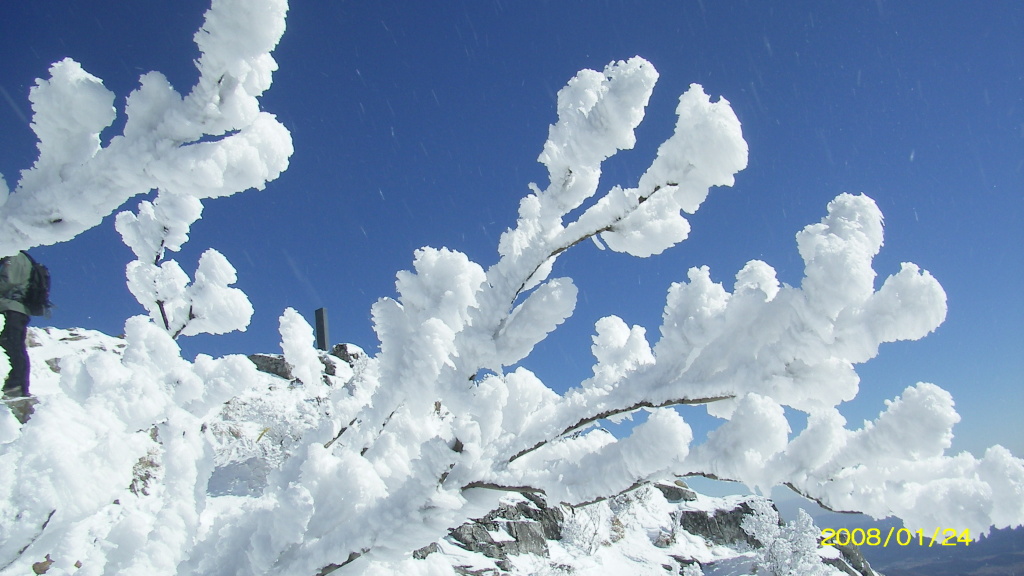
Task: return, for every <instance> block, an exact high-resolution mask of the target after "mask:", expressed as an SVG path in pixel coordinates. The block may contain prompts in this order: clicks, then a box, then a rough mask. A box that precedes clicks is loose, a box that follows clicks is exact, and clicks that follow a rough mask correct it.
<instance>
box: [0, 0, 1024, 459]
mask: <svg viewBox="0 0 1024 576" xmlns="http://www.w3.org/2000/svg"><path fill="white" fill-rule="evenodd" d="M824 4H825V3H820V2H810V1H807V2H785V3H783V2H702V1H699V0H698V1H685V2H684V1H673V2H667V1H665V2H660V1H637V2H627V1H622V2H612V1H606V2H583V1H579V0H566V1H559V2H443V3H442V2H431V3H426V2H423V3H421V2H391V3H382V2H295V3H294V4H293V5H292V7H291V9H290V11H289V15H288V30H287V31H286V32H285V35H284V37H283V39H282V41H281V43H280V45H279V47H278V49H277V51H276V52H275V54H274V55H275V58H276V59H277V61H278V63H279V65H280V70H279V71H278V72H277V73H276V74H275V76H274V85H273V87H272V88H271V89H270V91H269V92H268V93H267V94H266V96H265V97H264V98H263V100H262V102H263V107H264V109H266V110H268V111H270V112H272V113H275V114H277V115H278V117H279V118H280V120H281V121H282V122H283V123H284V124H285V125H286V126H287V127H288V128H289V129H290V130H291V132H292V136H293V138H294V143H295V149H296V151H295V154H294V156H293V157H292V159H291V167H290V168H289V170H288V171H287V172H286V173H285V174H284V175H282V177H281V178H280V179H279V180H277V181H275V182H272V183H271V184H270V185H269V186H268V187H267V189H266V190H263V191H248V192H245V193H243V194H240V195H236V196H233V197H230V198H224V199H218V200H213V201H208V202H207V203H206V208H205V212H204V217H203V219H202V220H200V221H199V222H197V223H196V225H194V226H193V229H192V240H191V241H190V242H189V243H188V244H187V245H186V246H185V248H184V250H183V251H182V252H181V253H180V255H178V260H179V261H180V262H181V263H182V265H183V267H184V268H185V269H186V270H194V267H195V264H196V262H197V260H198V256H199V254H200V253H201V252H202V251H203V250H205V249H206V248H209V247H214V248H216V249H218V250H220V251H221V252H222V253H223V254H225V255H226V256H227V257H228V259H229V260H230V261H231V262H232V263H233V264H234V265H235V267H236V268H237V269H238V275H239V281H238V283H237V286H238V287H240V288H242V289H243V290H245V291H246V293H247V294H248V295H249V298H250V300H251V301H252V302H253V305H254V306H255V308H256V314H255V315H254V317H253V321H252V324H251V325H250V327H249V329H248V331H246V332H245V333H239V334H231V335H226V336H218V337H195V338H188V339H182V340H181V344H182V346H183V348H184V350H185V353H186V355H194V354H196V353H198V352H206V353H210V354H213V355H220V354H225V353H229V352H245V353H249V352H256V351H270V352H273V351H278V341H279V336H278V334H277V319H278V316H279V315H280V314H281V312H282V311H283V310H284V308H285V307H288V306H291V307H294V308H296V309H298V310H299V311H301V312H302V313H303V314H305V315H306V317H307V318H308V319H309V320H310V321H312V314H313V310H314V309H316V308H318V307H322V306H326V307H327V308H328V310H329V315H330V324H331V336H332V340H334V341H349V342H354V343H357V344H359V345H361V346H363V347H364V348H367V349H369V350H374V349H375V347H376V339H375V337H374V335H373V332H372V329H371V324H370V320H369V310H370V305H371V304H372V303H373V302H374V301H375V300H376V299H377V298H379V297H382V296H391V295H393V294H394V274H395V272H396V271H398V270H400V269H406V268H409V267H410V265H411V262H412V253H413V251H414V250H415V249H416V248H418V247H420V246H425V245H430V246H435V247H441V246H446V247H449V248H452V249H456V250H460V251H463V252H465V253H467V254H468V255H469V256H470V257H471V258H473V259H474V260H476V261H477V262H479V263H481V264H483V265H485V266H486V265H489V264H491V263H493V262H494V260H495V258H496V244H497V240H498V237H499V235H500V234H501V232H502V231H504V230H505V229H506V228H507V227H509V226H510V225H512V224H513V223H514V220H515V215H516V207H517V205H518V202H519V199H520V198H521V197H522V196H523V195H524V194H526V193H527V184H528V183H529V182H531V181H536V182H539V183H543V178H544V176H545V172H544V170H543V167H542V166H541V165H540V164H538V163H537V162H536V158H537V155H538V154H539V152H540V150H541V147H542V145H543V143H544V140H545V138H546V136H547V127H548V125H549V124H550V123H552V122H554V120H555V118H556V116H555V94H556V92H557V91H558V89H559V88H560V87H561V86H563V85H564V84H565V82H566V81H567V80H568V79H569V78H570V77H571V76H572V75H573V74H575V73H576V71H578V70H580V69H582V68H594V69H601V68H602V67H603V66H604V65H606V64H607V63H608V62H610V61H612V60H617V59H625V58H629V57H631V56H634V55H640V56H643V57H644V58H647V59H648V60H650V61H651V62H652V63H653V64H654V65H655V67H656V68H657V69H658V70H659V72H660V73H661V80H660V82H659V84H658V87H657V88H656V90H655V93H654V96H653V98H652V101H651V105H650V107H649V109H648V113H647V119H646V121H645V122H644V124H643V125H641V127H640V129H639V130H638V132H637V135H638V140H639V142H638V145H637V147H636V149H635V150H632V151H629V152H626V153H622V154H620V155H619V156H618V157H616V158H615V159H613V161H610V162H609V163H608V164H606V169H605V179H604V182H606V183H607V186H611V185H614V184H627V185H631V184H635V182H636V180H637V179H638V178H639V175H640V174H641V173H642V171H643V169H644V168H645V167H646V166H647V164H648V163H649V161H650V159H651V158H652V157H653V154H654V150H655V149H656V147H657V145H658V144H659V143H660V142H661V141H662V140H664V138H666V137H667V136H668V135H669V134H670V133H671V129H672V126H673V125H674V116H673V113H672V111H673V109H674V107H675V103H676V100H677V98H678V95H679V94H680V93H681V92H682V91H684V90H685V89H686V87H687V86H688V85H689V84H690V83H691V82H697V83H701V84H703V86H704V88H705V90H706V91H707V92H708V93H709V94H712V95H713V96H719V95H721V96H724V97H725V98H727V99H728V100H729V101H730V102H731V103H732V106H733V108H734V110H735V111H736V114H737V116H738V117H739V118H740V120H741V122H742V123H743V130H744V135H745V137H746V139H747V142H748V143H749V146H750V165H749V167H748V168H747V169H746V170H745V171H743V172H741V173H740V174H739V175H738V176H737V180H736V186H735V187H733V188H726V189H717V190H714V191H713V192H712V194H711V196H710V198H709V200H708V201H707V202H706V203H705V204H704V206H703V207H702V208H701V210H700V211H699V212H698V213H697V214H696V215H695V216H694V217H693V218H692V219H691V223H692V225H693V233H692V234H691V237H690V239H689V240H687V241H686V242H684V243H682V244H681V245H679V246H678V247H676V248H675V249H672V250H670V251H668V252H666V253H665V254H662V255H661V256H656V257H652V258H649V259H635V258H631V257H627V256H624V255H621V254H613V253H610V252H607V251H605V252H601V251H598V250H597V249H596V248H595V247H594V246H593V245H592V244H589V243H586V244H582V245H580V246H577V247H576V248H574V249H573V251H572V252H570V253H569V254H568V255H567V256H566V257H564V258H563V259H562V262H561V263H560V264H559V266H558V267H556V274H560V275H569V276H572V277H573V278H574V279H575V281H576V284H577V286H578V287H579V288H580V297H579V305H578V306H577V311H576V314H575V316H574V317H573V318H572V319H570V321H569V322H568V323H567V324H566V325H565V326H564V327H563V328H562V329H561V330H560V331H559V332H558V333H557V335H556V336H555V337H552V338H551V339H549V341H548V342H547V343H546V344H544V345H542V347H541V348H539V349H538V350H537V352H536V353H535V356H534V357H533V358H532V359H531V360H530V361H529V362H527V363H526V364H527V365H528V366H529V367H531V368H533V369H535V370H536V371H537V372H538V373H539V374H540V375H541V377H542V378H544V379H545V380H546V381H547V382H548V383H549V384H550V385H552V386H553V387H555V388H556V389H560V390H561V389H565V388H566V387H567V386H568V385H570V384H572V383H575V382H578V381H579V380H580V379H582V378H585V377H586V376H588V375H589V368H590V364H591V358H590V351H589V348H590V334H591V333H592V331H593V322H594V321H595V320H596V319H598V318H600V317H602V316H605V315H608V314H617V315H619V316H621V317H623V318H624V319H625V320H626V321H627V322H628V323H630V324H641V325H644V326H646V327H647V328H648V329H649V334H650V335H651V336H654V335H655V334H656V331H657V326H658V324H659V323H660V322H659V321H660V315H661V309H662V306H663V304H664V296H665V291H666V290H667V288H668V286H669V284H670V283H671V282H673V281H680V280H683V279H685V277H686V270H687V268H689V267H691V266H698V265H703V264H707V265H709V266H710V267H711V271H712V277H713V279H715V280H716V281H721V282H724V283H725V285H726V287H727V288H729V289H731V284H732V279H733V276H734V274H735V273H736V271H737V270H739V269H740V268H741V267H742V265H743V264H744V263H745V262H746V261H747V260H749V259H753V258H758V259H762V260H765V261H766V262H768V263H769V264H771V265H772V266H774V267H775V268H776V269H777V270H778V272H779V277H780V279H782V280H783V281H785V282H787V283H790V284H794V285H795V284H798V283H799V282H800V278H801V274H802V263H801V261H800V259H799V256H798V254H797V251H796V245H795V242H794V234H795V233H796V232H797V231H798V230H800V229H801V228H802V227H803V226H804V225H806V224H809V223H812V222H817V221H818V220H819V219H820V218H821V217H822V216H823V214H824V212H825V206H826V204H827V203H828V201H829V200H831V199H832V198H833V197H835V196H836V195H837V194H839V193H840V192H863V193H866V194H868V195H869V196H871V197H873V198H874V199H875V200H876V201H877V202H878V204H879V206H880V208H881V209H882V211H883V213H884V214H885V218H886V220H885V222H886V243H885V247H884V248H883V250H882V253H881V254H880V256H879V257H878V258H877V259H876V266H875V268H876V270H877V271H878V273H879V275H880V280H881V279H882V278H884V277H885V276H887V275H888V274H891V273H894V272H896V271H897V270H898V269H899V263H900V262H902V261H911V262H915V263H917V264H919V265H920V266H922V267H923V268H925V269H928V270H929V271H931V272H932V273H933V274H934V275H935V276H936V277H937V278H938V279H939V281H940V282H941V283H942V285H943V286H944V288H945V290H946V292H947V295H948V298H949V314H948V317H947V320H946V322H945V324H943V326H941V327H940V328H939V329H938V331H937V332H936V333H935V334H933V335H931V336H929V337H928V338H926V339H924V340H922V341H919V342H910V343H898V344H891V345H888V346H884V347H883V348H882V350H881V354H880V356H879V358H877V359H876V360H873V361H871V362H869V363H868V364H867V365H865V366H862V367H861V368H860V370H859V372H860V374H861V376H862V380H863V381H862V385H861V387H862V393H861V396H859V397H858V398H857V399H856V400H855V401H854V402H851V403H850V404H848V405H844V406H843V407H842V411H843V413H844V414H846V415H847V417H848V419H849V420H850V421H851V423H852V424H859V422H860V421H861V420H863V419H865V418H872V417H874V416H875V415H877V413H878V412H879V411H880V410H881V409H882V408H883V404H882V401H883V399H886V398H892V397H894V396H895V395H897V394H899V392H900V391H902V390H903V389H904V388H905V387H906V386H908V385H910V384H913V383H915V382H917V381H919V380H923V381H931V382H934V383H936V384H939V385H940V386H942V387H944V388H946V389H948V390H950V391H951V392H952V393H953V396H954V398H955V400H956V402H957V407H958V410H959V411H960V413H961V415H962V416H963V421H962V422H961V424H960V425H959V426H958V428H957V440H956V441H955V444H954V447H955V448H958V449H969V450H972V451H974V452H976V453H978V452H979V451H980V450H982V449H983V448H984V447H985V446H987V445H990V444H992V443H1001V444H1004V445H1006V446H1008V447H1010V449H1011V450H1012V451H1013V452H1014V453H1015V454H1016V455H1017V456H1024V427H1022V426H1021V424H1020V419H1019V415H1020V414H1022V413H1024V296H1022V291H1024V224H1022V222H1024V219H1022V218H1024V214H1022V212H1024V210H1022V209H1024V5H1022V4H1020V3H1019V2H1013V1H1009V0H1007V1H1002V2H986V3H984V8H979V7H978V6H979V5H978V4H974V3H965V2H953V1H929V2H923V1H921V2H887V1H884V0H877V1H860V2H842V3H839V2H836V3H828V4H829V5H828V6H825V5H824ZM206 6H207V5H206V3H205V2H202V1H198V0H174V1H170V0H159V1H157V0H153V1H150V2H115V1H111V0H94V1H91V2H88V3H86V2H82V1H71V0H53V1H48V2H45V3H42V2H23V3H16V4H10V5H5V6H4V7H3V8H2V9H0V55H2V58H0V100H2V101H0V134H3V138H0V173H3V174H4V176H5V177H6V178H7V180H8V183H9V184H10V185H11V187H12V188H13V186H14V185H15V183H16V181H17V177H18V172H19V170H22V169H24V168H27V167H29V166H30V165H31V163H32V161H33V159H34V158H35V148H34V142H35V138H34V135H33V133H32V132H31V130H30V129H29V126H28V121H29V117H30V113H31V109H30V107H29V103H28V100H27V95H28V89H29V87H30V86H32V84H33V82H34V80H35V78H37V77H42V76H45V75H46V74H47V69H48V67H49V65H50V63H52V62H54V61H57V60H59V59H61V58H64V57H67V56H70V57H73V58H75V59H76V60H78V61H79V62H81V63H82V64H83V66H84V67H85V69H86V70H87V71H89V72H91V73H92V74H94V75H96V76H98V77H100V78H102V79H103V80H104V82H105V85H106V86H107V87H108V88H109V89H111V90H112V91H114V92H115V93H116V94H117V95H118V100H117V106H118V107H119V108H121V107H123V103H124V97H125V96H127V94H128V93H129V92H130V91H131V90H132V89H134V88H135V87H136V86H137V82H138V77H139V75H140V74H142V73H145V72H146V71H149V70H159V71H161V72H163V73H164V74H166V75H167V76H168V78H169V79H170V81H171V82H172V84H174V85H175V87H176V88H177V89H178V90H179V91H182V92H186V91H187V90H188V89H189V88H190V87H191V85H192V84H193V82H194V81H195V79H196V72H195V69H194V67H193V66H192V60H193V59H194V58H196V57H197V56H198V51H197V49H196V47H195V46H194V44H193V43H192V35H193V33H194V32H195V30H196V29H197V28H198V27H199V25H200V24H201V22H202V15H203V11H204V10H205V8H206ZM121 122H123V118H122V119H121ZM105 137H107V138H109V137H110V135H109V134H105ZM607 186H604V187H607ZM137 201H138V199H135V200H132V201H130V202H129V203H128V204H127V205H126V206H125V209H129V208H134V207H135V205H136V204H137ZM33 253H34V254H35V255H36V256H37V257H38V258H39V259H40V260H42V261H44V262H45V263H46V264H48V265H49V266H50V268H51V270H52V273H53V276H54V282H55V285H54V292H53V300H54V301H55V302H56V303H57V304H58V306H59V308H58V309H57V310H56V312H55V314H54V315H53V317H52V318H51V319H49V320H45V319H42V320H40V319H37V321H36V322H35V323H36V325H47V324H52V325H54V326H60V327H71V326H83V327H87V328H93V329H98V330H102V331H104V332H108V333H113V334H117V333H120V331H121V329H122V326H123V322H124V319H125V318H127V317H128V316H130V315H133V314H137V313H141V312H142V309H141V307H140V306H139V305H138V304H137V303H136V302H135V301H134V299H133V298H132V297H131V295H130V294H129V293H128V290H127V288H126V286H125V282H124V275H123V274H124V266H125V264H126V263H127V262H128V261H129V260H130V259H131V251H130V250H129V249H128V248H127V247H125V246H124V245H123V244H122V243H121V242H120V238H119V237H118V235H117V234H116V232H115V231H114V229H113V222H112V218H108V219H107V220H105V221H104V223H103V224H102V225H101V226H100V227H98V228H96V229H93V230H91V231H89V232H87V233H86V234H83V235H82V236H80V237H79V238H77V239H75V240H74V241H72V242H70V243H66V244H62V245H57V246H51V247H40V248H36V249H35V250H34V251H33ZM699 412H700V411H699V410H696V409H695V410H692V411H690V412H689V413H686V415H687V416H688V417H691V418H692V419H693V421H694V422H695V423H697V424H698V425H699V423H700V422H701V419H702V417H701V416H700V415H699ZM703 418H706V416H705V417H703Z"/></svg>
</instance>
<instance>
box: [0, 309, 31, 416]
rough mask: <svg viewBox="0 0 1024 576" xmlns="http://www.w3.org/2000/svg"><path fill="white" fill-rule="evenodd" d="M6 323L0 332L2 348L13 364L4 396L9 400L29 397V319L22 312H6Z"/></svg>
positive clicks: (0, 345) (5, 384) (5, 385)
mask: <svg viewBox="0 0 1024 576" xmlns="http://www.w3.org/2000/svg"><path fill="white" fill-rule="evenodd" d="M4 317H5V320H6V322H4V329H3V331H0V347H3V349H4V351H5V352H7V358H8V359H10V362H11V372H10V373H9V374H8V375H7V380H6V381H5V382H4V396H6V397H8V398H16V397H19V396H21V397H27V396H28V395H29V382H28V376H29V359H28V349H27V348H26V345H25V338H26V337H27V336H28V320H29V317H28V316H27V315H25V314H22V313H20V312H14V311H12V310H8V311H6V312H4Z"/></svg>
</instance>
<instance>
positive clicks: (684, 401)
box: [508, 394, 735, 463]
mask: <svg viewBox="0 0 1024 576" xmlns="http://www.w3.org/2000/svg"><path fill="white" fill-rule="evenodd" d="M732 398H735V396H733V395H731V394H730V395H725V396H710V397H708V398H680V399H677V400H667V401H665V402H661V403H658V404H655V403H653V402H651V401H650V400H641V401H640V402H637V403H636V404H633V405H632V406H627V407H624V408H612V409H611V410H606V411H604V412H601V413H599V414H594V415H593V416H588V417H586V418H583V419H582V420H580V421H579V422H577V423H575V424H573V425H572V426H569V427H567V428H566V429H564V430H562V431H561V432H559V433H558V434H555V435H554V436H553V437H552V438H548V439H547V440H541V441H540V442H538V443H536V444H534V445H533V446H530V447H529V448H526V449H524V450H521V451H520V452H518V453H517V454H516V455H515V456H513V457H511V458H509V459H508V461H509V463H511V462H514V461H516V460H518V459H519V458H521V457H523V456H525V455H527V454H529V453H530V452H533V451H534V450H537V449H538V448H540V447H542V446H544V445H545V444H548V443H550V442H552V441H554V440H557V439H559V438H562V437H563V436H565V435H566V434H571V433H572V432H575V431H577V430H579V429H580V428H584V427H586V426H589V425H590V424H593V423H594V422H597V421H598V420H604V419H606V418H611V417H612V416H618V415H619V414H625V413H628V412H636V411H637V410H642V409H644V408H667V407H669V406H680V405H693V404H710V403H711V402H718V401H719V400H730V399H732Z"/></svg>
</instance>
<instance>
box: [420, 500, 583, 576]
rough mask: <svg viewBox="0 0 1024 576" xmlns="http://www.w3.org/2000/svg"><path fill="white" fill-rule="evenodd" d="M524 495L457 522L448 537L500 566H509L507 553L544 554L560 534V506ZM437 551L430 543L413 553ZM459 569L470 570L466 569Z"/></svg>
mask: <svg viewBox="0 0 1024 576" xmlns="http://www.w3.org/2000/svg"><path fill="white" fill-rule="evenodd" d="M524 496H526V499H525V500H522V501H519V502H515V503H514V504H513V503H509V504H502V505H501V506H500V507H498V509H497V510H494V511H492V512H490V513H489V514H487V515H486V516H484V517H483V518H480V519H479V520H474V521H472V522H467V523H466V524H463V525H462V526H459V527H458V528H456V529H454V530H452V531H451V532H450V533H449V537H450V538H451V540H453V541H454V542H456V543H457V544H458V545H459V546H461V547H462V548H464V549H466V550H469V551H471V552H479V553H481V554H483V555H484V556H486V557H488V558H492V559H494V560H496V561H497V565H498V566H499V567H501V569H503V570H510V569H511V565H509V563H508V557H509V556H513V555H514V556H518V555H522V554H533V555H535V556H540V557H544V558H547V557H548V556H549V550H548V541H549V540H560V539H561V538H562V527H561V523H562V520H563V518H564V516H563V514H562V510H561V508H559V507H549V506H548V505H547V503H546V502H545V501H544V499H543V498H540V497H538V496H534V495H532V494H531V495H524ZM437 551H440V547H438V545H437V544H431V545H430V546H427V547H425V548H421V549H420V550H417V551H416V552H415V553H414V554H413V556H414V557H416V558H426V557H427V556H428V555H429V554H431V553H433V552H437ZM457 569H458V568H457ZM461 572H462V573H464V574H471V573H473V572H468V571H466V570H462V571H461Z"/></svg>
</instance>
